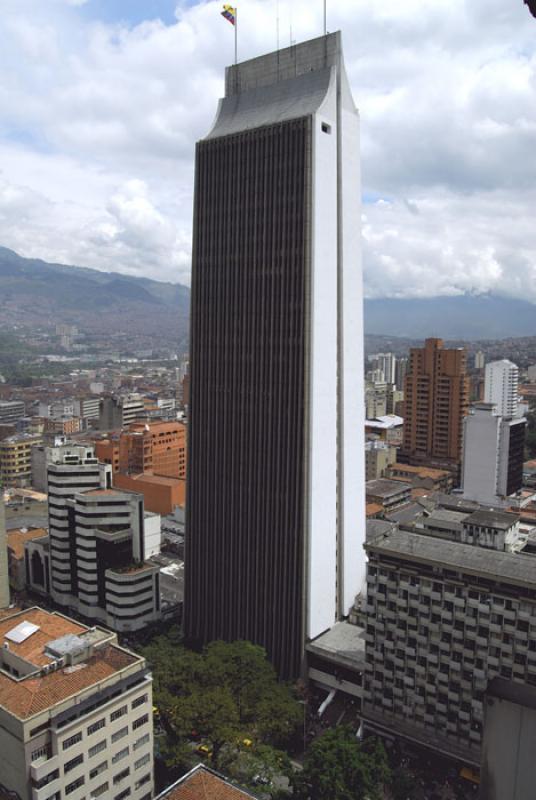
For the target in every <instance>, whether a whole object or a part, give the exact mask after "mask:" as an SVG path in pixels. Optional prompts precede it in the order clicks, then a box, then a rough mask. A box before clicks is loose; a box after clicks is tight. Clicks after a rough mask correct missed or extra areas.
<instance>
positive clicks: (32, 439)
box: [0, 433, 42, 486]
mask: <svg viewBox="0 0 536 800" xmlns="http://www.w3.org/2000/svg"><path fill="white" fill-rule="evenodd" d="M41 442H42V437H41V436H39V435H38V436H33V435H31V434H26V433H21V434H19V435H17V436H9V437H8V438H7V439H3V440H2V441H0V480H1V481H2V485H3V486H29V485H30V483H31V479H32V447H34V446H35V445H38V444H41Z"/></svg>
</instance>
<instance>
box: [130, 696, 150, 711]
mask: <svg viewBox="0 0 536 800" xmlns="http://www.w3.org/2000/svg"><path fill="white" fill-rule="evenodd" d="M146 702H147V695H146V694H142V695H141V696H140V697H136V699H135V700H133V701H132V708H138V706H141V705H142V704H143V703H146Z"/></svg>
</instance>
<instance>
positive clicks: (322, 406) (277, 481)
mask: <svg viewBox="0 0 536 800" xmlns="http://www.w3.org/2000/svg"><path fill="white" fill-rule="evenodd" d="M359 172H360V169H359V118H358V114H357V111H356V108H355V106H354V103H353V100H352V97H351V93H350V89H349V86H348V81H347V78H346V74H345V70H344V65H343V59H342V45H341V36H340V34H339V33H334V34H329V35H327V36H323V37H320V38H318V39H314V40H312V41H309V42H305V43H303V44H299V45H296V46H293V47H290V48H287V49H284V50H280V51H277V52H274V53H270V54H269V55H266V56H263V57H260V58H255V59H252V60H251V61H247V62H244V63H241V64H237V65H234V66H232V67H229V68H228V69H227V72H226V89H225V97H224V99H223V100H221V102H220V106H219V110H218V115H217V118H216V121H215V123H214V125H213V127H212V129H211V131H210V132H209V134H208V135H207V136H206V137H205V139H203V140H202V141H200V142H199V143H198V144H197V151H196V184H195V202H194V205H195V211H194V238H193V262H192V325H191V372H190V375H191V384H190V406H189V412H190V434H189V444H188V446H189V476H188V477H189V480H188V497H187V504H186V508H187V550H186V587H185V591H186V595H185V626H186V634H187V636H188V638H189V639H190V640H191V641H197V642H200V643H201V642H207V641H210V640H212V639H218V638H223V639H228V640H233V639H249V640H251V641H254V642H256V643H258V644H261V645H263V646H264V647H266V648H267V651H268V654H269V657H270V658H271V660H272V661H273V662H274V664H275V665H276V667H277V670H278V672H279V674H280V675H281V676H284V677H296V676H297V675H298V674H299V673H300V670H301V669H302V665H303V657H304V652H305V643H306V641H307V640H309V639H313V638H315V637H317V636H318V635H319V634H321V633H322V632H324V631H326V630H327V629H329V628H330V627H331V626H332V625H333V624H334V623H335V622H336V621H337V620H338V619H340V618H341V617H344V616H346V615H348V613H349V610H350V608H351V607H352V604H353V602H354V598H355V595H356V593H358V592H359V591H360V590H361V589H362V587H363V580H364V570H365V561H364V557H363V556H360V555H359V552H360V549H361V542H362V541H363V536H364V519H365V511H364V501H365V498H364V483H365V481H364V457H363V453H364V446H363V445H364V442H363V438H364V433H363V422H364V407H363V405H364V403H363V401H364V386H363V372H364V369H363V356H362V351H363V323H362V278H361V245H360V232H359V225H358V224H356V220H358V219H359V216H360V205H359V195H360V190H359V186H360V175H359Z"/></svg>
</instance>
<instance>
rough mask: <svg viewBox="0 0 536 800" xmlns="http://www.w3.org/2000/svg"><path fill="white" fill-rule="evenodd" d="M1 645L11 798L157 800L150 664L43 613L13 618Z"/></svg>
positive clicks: (111, 637) (106, 635) (0, 764)
mask: <svg viewBox="0 0 536 800" xmlns="http://www.w3.org/2000/svg"><path fill="white" fill-rule="evenodd" d="M0 642H1V643H2V649H1V651H0V785H1V786H2V787H3V788H4V789H5V790H6V791H7V792H8V793H10V794H8V795H7V796H8V797H18V798H20V800H62V799H63V798H68V799H69V800H89V798H102V800H120V798H127V797H128V798H130V800H150V798H152V796H153V791H154V779H153V724H152V682H151V676H150V674H149V672H148V670H147V666H146V664H145V660H144V659H143V658H141V657H140V656H137V655H135V654H134V653H131V652H129V651H128V650H125V649H124V648H122V647H120V646H119V645H118V643H117V637H116V635H115V634H113V633H111V632H110V631H106V630H103V629H101V628H88V627H86V626H85V625H81V624H80V623H78V622H75V621H74V620H71V619H68V618H67V617H64V616H62V615H60V614H50V613H48V612H47V611H43V610H41V609H39V608H31V609H27V610H26V611H22V612H18V613H14V614H13V615H11V616H7V617H5V616H4V617H3V618H2V619H1V620H0ZM0 794H1V792H0ZM2 796H3V795H2Z"/></svg>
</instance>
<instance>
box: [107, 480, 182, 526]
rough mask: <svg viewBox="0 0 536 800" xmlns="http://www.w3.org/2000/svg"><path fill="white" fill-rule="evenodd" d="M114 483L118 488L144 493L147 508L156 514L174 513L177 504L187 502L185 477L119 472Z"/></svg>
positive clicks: (180, 504)
mask: <svg viewBox="0 0 536 800" xmlns="http://www.w3.org/2000/svg"><path fill="white" fill-rule="evenodd" d="M113 484H114V486H115V488H116V489H124V490H126V491H131V492H139V494H142V495H143V500H144V504H145V508H146V509H147V511H153V512H154V513H156V514H161V515H162V516H166V515H167V514H172V513H173V510H174V509H175V508H177V506H179V507H182V508H184V505H185V503H186V481H185V480H184V478H165V477H163V476H162V475H153V474H152V473H148V472H144V473H142V474H141V475H123V474H122V473H120V472H117V473H116V474H115V475H114V480H113Z"/></svg>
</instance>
